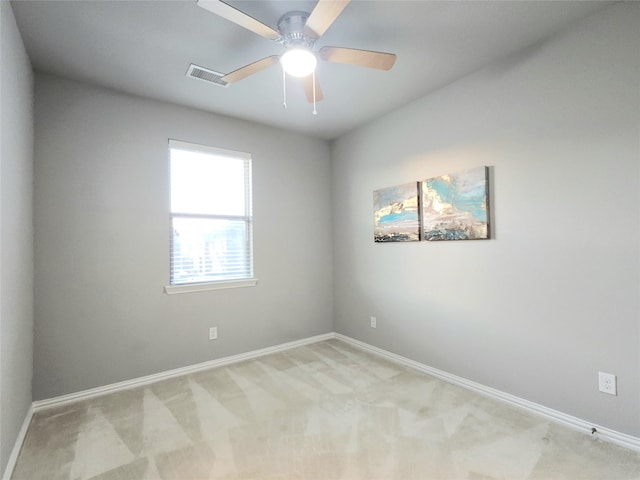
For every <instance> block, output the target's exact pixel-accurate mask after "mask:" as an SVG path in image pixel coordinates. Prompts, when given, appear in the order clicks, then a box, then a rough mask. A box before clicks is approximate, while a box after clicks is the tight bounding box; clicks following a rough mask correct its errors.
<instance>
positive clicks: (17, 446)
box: [2, 405, 33, 480]
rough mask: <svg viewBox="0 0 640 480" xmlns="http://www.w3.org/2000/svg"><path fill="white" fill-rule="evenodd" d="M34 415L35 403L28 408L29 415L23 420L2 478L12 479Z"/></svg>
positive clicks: (5, 479)
mask: <svg viewBox="0 0 640 480" xmlns="http://www.w3.org/2000/svg"><path fill="white" fill-rule="evenodd" d="M32 417H33V405H30V406H29V410H27V415H26V416H25V417H24V421H23V422H22V427H21V428H20V431H19V432H18V438H16V442H15V443H14V444H13V450H11V455H9V461H8V462H7V467H6V468H5V469H4V474H3V475H2V480H11V475H13V469H14V468H15V467H16V462H17V461H18V455H20V450H21V449H22V444H23V443H24V439H25V437H26V436H27V430H28V429H29V424H30V423H31V418H32Z"/></svg>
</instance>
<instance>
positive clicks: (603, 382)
mask: <svg viewBox="0 0 640 480" xmlns="http://www.w3.org/2000/svg"><path fill="white" fill-rule="evenodd" d="M598 390H600V391H601V392H602V393H608V394H609V395H617V394H618V388H617V382H616V376H615V375H612V374H611V373H604V372H598Z"/></svg>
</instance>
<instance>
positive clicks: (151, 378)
mask: <svg viewBox="0 0 640 480" xmlns="http://www.w3.org/2000/svg"><path fill="white" fill-rule="evenodd" d="M331 338H335V334H334V333H333V332H332V333H325V334H322V335H316V336H314V337H308V338H303V339H301V340H295V341H293V342H287V343H282V344H280V345H274V346H272V347H266V348H261V349H258V350H252V351H250V352H246V353H240V354H238V355H230V356H228V357H222V358H218V359H216V360H210V361H207V362H203V363H198V364H195V365H189V366H187V367H182V368H176V369H174V370H167V371H165V372H160V373H154V374H153V375H146V376H144V377H138V378H133V379H131V380H125V381H123V382H117V383H110V384H109V385H104V386H102V387H96V388H90V389H88V390H83V391H81V392H75V393H70V394H68V395H61V396H59V397H53V398H48V399H46V400H37V401H35V402H33V410H34V411H36V412H37V411H40V410H44V409H47V408H53V407H59V406H61V405H66V404H69V403H75V402H79V401H81V400H86V399H89V398H94V397H99V396H101V395H106V394H108V393H113V392H118V391H121V390H128V389H130V388H136V387H140V386H143V385H149V384H151V383H155V382H159V381H161V380H166V379H168V378H174V377H179V376H182V375H188V374H190V373H195V372H200V371H202V370H207V369H209V368H213V367H221V366H223V365H230V364H232V363H237V362H242V361H244V360H250V359H252V358H258V357H262V356H264V355H269V354H271V353H277V352H282V351H284V350H289V349H291V348H295V347H301V346H303V345H309V344H311V343H316V342H321V341H323V340H329V339H331Z"/></svg>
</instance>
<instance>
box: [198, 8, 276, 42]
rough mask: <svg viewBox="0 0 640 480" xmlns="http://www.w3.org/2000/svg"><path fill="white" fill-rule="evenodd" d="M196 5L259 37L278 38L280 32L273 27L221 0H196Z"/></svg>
mask: <svg viewBox="0 0 640 480" xmlns="http://www.w3.org/2000/svg"><path fill="white" fill-rule="evenodd" d="M198 6H199V7H202V8H204V9H205V10H209V11H210V12H212V13H215V14H216V15H219V16H221V17H222V18H225V19H227V20H229V21H230V22H233V23H235V24H236V25H240V26H241V27H244V28H246V29H247V30H250V31H252V32H253V33H256V34H258V35H260V36H261V37H265V38H268V39H270V40H278V39H279V38H280V34H279V33H278V32H277V31H276V30H274V29H273V28H271V27H269V26H268V25H265V24H264V23H262V22H260V21H258V20H256V19H255V18H253V17H251V16H249V15H247V14H246V13H244V12H241V11H240V10H238V9H237V8H234V7H232V6H231V5H229V4H227V3H224V2H223V1H222V0H198Z"/></svg>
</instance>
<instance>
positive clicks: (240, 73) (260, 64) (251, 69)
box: [222, 55, 280, 83]
mask: <svg viewBox="0 0 640 480" xmlns="http://www.w3.org/2000/svg"><path fill="white" fill-rule="evenodd" d="M279 58H280V56H279V55H271V56H270V57H266V58H263V59H262V60H258V61H257V62H253V63H250V64H249V65H245V66H244V67H240V68H239V69H237V70H234V71H233V72H231V73H227V74H226V75H225V76H224V77H222V80H224V81H225V82H227V83H234V82H237V81H239V80H242V79H243V78H246V77H248V76H249V75H253V74H254V73H258V72H260V71H261V70H264V69H265V68H268V67H270V66H271V65H273V64H274V63H277V62H278V59H279Z"/></svg>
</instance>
